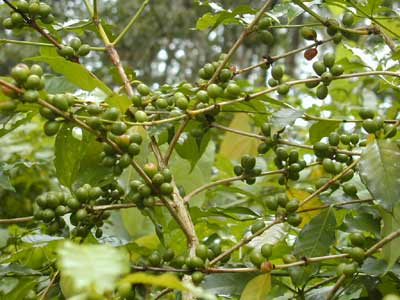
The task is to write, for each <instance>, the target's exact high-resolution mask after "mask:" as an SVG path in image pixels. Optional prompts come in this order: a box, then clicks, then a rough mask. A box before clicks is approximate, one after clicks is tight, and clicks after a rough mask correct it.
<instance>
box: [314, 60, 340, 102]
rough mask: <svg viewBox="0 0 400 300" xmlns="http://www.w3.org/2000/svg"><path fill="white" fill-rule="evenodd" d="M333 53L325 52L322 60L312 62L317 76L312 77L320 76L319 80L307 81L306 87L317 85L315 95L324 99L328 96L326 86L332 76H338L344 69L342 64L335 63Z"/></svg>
mask: <svg viewBox="0 0 400 300" xmlns="http://www.w3.org/2000/svg"><path fill="white" fill-rule="evenodd" d="M335 60H336V58H335V55H334V54H333V53H326V54H324V56H323V60H322V61H316V62H314V63H313V69H314V72H315V73H316V74H317V75H318V76H319V77H318V76H314V77H312V78H320V82H319V81H313V82H307V83H306V86H307V87H308V88H314V87H317V86H318V88H317V90H316V95H317V97H318V98H319V99H321V100H322V99H325V98H326V97H327V96H328V86H329V85H330V83H331V82H332V80H333V77H334V76H340V75H342V74H343V72H344V69H343V66H342V65H338V64H335Z"/></svg>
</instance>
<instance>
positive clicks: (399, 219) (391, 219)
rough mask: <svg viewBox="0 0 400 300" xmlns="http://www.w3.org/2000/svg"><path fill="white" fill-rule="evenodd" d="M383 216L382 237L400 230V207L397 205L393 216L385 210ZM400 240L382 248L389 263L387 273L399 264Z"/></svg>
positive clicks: (395, 240) (382, 210)
mask: <svg viewBox="0 0 400 300" xmlns="http://www.w3.org/2000/svg"><path fill="white" fill-rule="evenodd" d="M380 211H381V216H382V222H383V227H382V237H383V238H384V237H385V236H387V235H389V234H391V233H392V232H393V231H396V230H399V229H400V205H399V204H398V205H396V207H395V208H394V210H393V214H391V213H388V212H387V211H385V210H384V209H381V210H380ZM399 249H400V239H398V238H397V239H394V240H393V241H391V242H390V243H387V244H385V245H384V246H383V248H382V254H383V258H384V259H385V260H386V262H387V268H386V271H389V270H390V269H391V268H392V267H393V266H394V264H395V263H396V262H397V259H398V258H399V257H400V251H399Z"/></svg>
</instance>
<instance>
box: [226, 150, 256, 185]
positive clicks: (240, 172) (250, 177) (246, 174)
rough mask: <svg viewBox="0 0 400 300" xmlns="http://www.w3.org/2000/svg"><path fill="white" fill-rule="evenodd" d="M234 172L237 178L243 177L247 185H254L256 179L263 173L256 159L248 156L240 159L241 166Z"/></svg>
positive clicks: (235, 167) (235, 168)
mask: <svg viewBox="0 0 400 300" xmlns="http://www.w3.org/2000/svg"><path fill="white" fill-rule="evenodd" d="M233 172H234V173H235V175H236V176H242V177H243V180H244V181H245V182H246V183H247V184H254V183H255V182H256V177H257V176H260V175H261V173H262V171H261V169H260V168H257V167H256V158H255V157H254V156H251V155H247V154H245V155H243V156H242V158H241V159H240V165H236V166H234V168H233Z"/></svg>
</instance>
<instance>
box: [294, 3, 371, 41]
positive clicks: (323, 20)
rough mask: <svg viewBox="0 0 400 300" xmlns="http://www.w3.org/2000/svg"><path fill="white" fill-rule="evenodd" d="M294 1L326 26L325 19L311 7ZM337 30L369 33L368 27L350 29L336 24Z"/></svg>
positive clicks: (361, 33)
mask: <svg viewBox="0 0 400 300" xmlns="http://www.w3.org/2000/svg"><path fill="white" fill-rule="evenodd" d="M293 2H294V3H296V4H297V5H298V6H300V7H301V8H302V9H303V10H304V11H306V12H307V13H309V14H310V15H311V16H313V17H314V18H315V19H317V20H318V21H319V22H321V24H322V25H324V26H327V24H326V20H325V19H323V18H322V17H320V16H319V15H318V14H317V13H316V12H314V11H313V10H312V9H310V8H309V7H307V6H306V5H304V3H303V2H302V0H294V1H293ZM337 28H338V30H341V31H346V32H349V33H354V34H360V35H368V34H371V30H369V29H350V28H346V27H341V26H338V27H337Z"/></svg>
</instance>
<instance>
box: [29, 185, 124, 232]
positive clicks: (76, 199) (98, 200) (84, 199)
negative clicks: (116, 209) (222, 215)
mask: <svg viewBox="0 0 400 300" xmlns="http://www.w3.org/2000/svg"><path fill="white" fill-rule="evenodd" d="M122 195H123V191H122V189H121V188H120V189H110V186H108V187H107V186H106V187H104V188H103V189H102V188H100V187H98V186H95V187H92V186H90V185H89V184H84V185H83V186H81V187H79V188H78V189H76V190H75V192H74V195H73V196H72V195H69V194H67V193H64V192H48V193H45V194H42V195H40V196H39V197H37V198H36V201H35V209H34V217H35V219H36V220H40V221H43V222H44V223H46V224H47V231H48V232H49V234H55V233H60V232H62V230H63V229H64V228H65V221H64V219H63V218H62V217H63V216H64V215H66V214H69V213H71V214H70V216H69V220H70V222H71V224H72V225H74V226H76V227H75V228H74V230H73V234H75V235H76V236H81V237H84V236H86V235H87V234H88V233H89V231H90V230H91V228H93V227H94V226H96V227H97V230H96V233H95V234H96V237H101V235H102V230H101V226H102V225H103V220H104V219H107V218H108V217H109V213H108V212H101V211H99V212H97V211H92V210H91V209H90V207H92V206H94V205H103V204H110V203H113V202H115V201H117V200H119V199H120V198H121V196H122Z"/></svg>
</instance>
